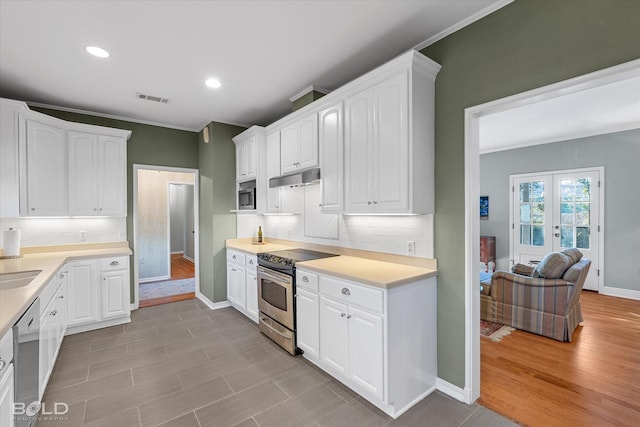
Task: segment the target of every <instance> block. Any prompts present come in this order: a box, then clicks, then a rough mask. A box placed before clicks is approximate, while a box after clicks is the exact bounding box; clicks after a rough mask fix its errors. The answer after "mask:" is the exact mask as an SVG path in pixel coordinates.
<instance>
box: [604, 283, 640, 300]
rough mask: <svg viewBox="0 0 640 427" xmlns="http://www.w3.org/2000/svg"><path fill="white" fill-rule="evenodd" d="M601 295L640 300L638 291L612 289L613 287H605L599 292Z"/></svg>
mask: <svg viewBox="0 0 640 427" xmlns="http://www.w3.org/2000/svg"><path fill="white" fill-rule="evenodd" d="M600 293H601V294H603V295H610V296H612V297H620V298H628V299H637V300H640V291H634V290H632V289H623V288H614V287H613V286H605V287H604V288H603V289H602V290H601V291H600Z"/></svg>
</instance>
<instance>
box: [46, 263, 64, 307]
mask: <svg viewBox="0 0 640 427" xmlns="http://www.w3.org/2000/svg"><path fill="white" fill-rule="evenodd" d="M64 270H65V268H64V267H63V268H62V269H61V270H59V271H57V272H56V274H55V276H53V278H52V279H51V280H49V283H47V286H45V287H44V289H43V290H42V292H40V314H42V313H43V312H44V311H45V309H46V308H47V305H48V304H49V302H50V301H51V299H52V298H53V296H54V295H55V293H56V290H58V288H59V287H60V285H61V284H62V282H63V281H64V277H63V274H64V273H63V271H64Z"/></svg>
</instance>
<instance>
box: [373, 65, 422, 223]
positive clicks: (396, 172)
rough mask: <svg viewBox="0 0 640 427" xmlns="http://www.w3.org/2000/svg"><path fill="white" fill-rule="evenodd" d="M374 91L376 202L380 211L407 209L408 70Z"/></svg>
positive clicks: (378, 86) (374, 201) (374, 185)
mask: <svg viewBox="0 0 640 427" xmlns="http://www.w3.org/2000/svg"><path fill="white" fill-rule="evenodd" d="M373 94H374V98H373V99H374V105H373V110H374V112H375V116H374V120H373V124H374V136H373V140H374V141H375V144H374V149H373V171H375V173H374V174H373V176H372V181H373V187H374V190H373V195H374V196H373V204H374V206H375V209H376V210H377V211H384V212H394V211H407V210H409V176H410V173H411V171H410V170H409V124H408V121H407V120H408V111H409V76H408V71H403V72H402V73H400V74H398V75H397V76H395V77H392V78H390V79H387V80H385V81H384V82H382V83H380V84H378V85H376V86H375V87H374V89H373ZM416 185H420V183H416Z"/></svg>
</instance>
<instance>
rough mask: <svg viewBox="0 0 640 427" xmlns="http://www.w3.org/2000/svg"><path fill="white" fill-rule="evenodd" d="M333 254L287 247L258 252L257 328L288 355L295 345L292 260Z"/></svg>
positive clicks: (310, 258)
mask: <svg viewBox="0 0 640 427" xmlns="http://www.w3.org/2000/svg"><path fill="white" fill-rule="evenodd" d="M332 256H337V255H334V254H329V253H324V252H316V251H310V250H306V249H290V250H287V251H275V252H264V253H260V254H258V308H259V309H260V319H259V326H260V331H261V332H262V333H263V334H265V335H266V336H268V337H269V338H271V339H272V340H273V341H275V342H276V343H277V344H278V345H279V346H280V347H282V348H284V349H285V350H286V351H288V352H289V353H291V354H294V355H295V354H298V353H300V352H301V350H299V349H298V348H297V347H296V303H295V293H296V283H295V277H296V262H302V261H310V260H313V259H320V258H328V257H332Z"/></svg>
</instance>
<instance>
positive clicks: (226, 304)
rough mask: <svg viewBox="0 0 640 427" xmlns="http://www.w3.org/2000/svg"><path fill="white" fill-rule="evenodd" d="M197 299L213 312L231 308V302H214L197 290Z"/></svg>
mask: <svg viewBox="0 0 640 427" xmlns="http://www.w3.org/2000/svg"><path fill="white" fill-rule="evenodd" d="M196 298H198V299H199V300H200V301H202V302H203V303H205V305H206V306H207V307H209V309H211V310H218V309H220V308H225V307H231V304H230V303H229V301H227V300H224V301H221V302H213V301H211V300H210V299H209V298H207V297H206V296H205V295H204V294H202V293H201V292H200V289H198V288H196Z"/></svg>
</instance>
